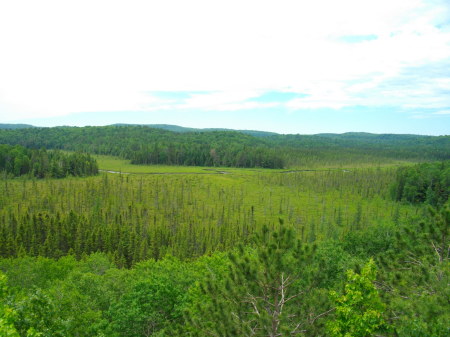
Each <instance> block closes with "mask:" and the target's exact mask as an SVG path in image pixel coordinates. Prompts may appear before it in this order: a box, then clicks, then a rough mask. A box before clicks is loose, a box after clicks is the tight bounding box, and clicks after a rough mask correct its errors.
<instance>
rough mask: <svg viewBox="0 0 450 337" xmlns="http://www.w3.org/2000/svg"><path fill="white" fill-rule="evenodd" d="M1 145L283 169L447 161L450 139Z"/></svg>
mask: <svg viewBox="0 0 450 337" xmlns="http://www.w3.org/2000/svg"><path fill="white" fill-rule="evenodd" d="M0 143H5V144H11V145H15V144H19V145H22V146H25V147H29V148H41V147H44V148H48V149H63V150H71V151H82V152H89V153H95V154H107V155H114V156H119V157H121V158H125V159H129V160H131V161H132V162H133V163H136V164H166V165H193V166H232V167H265V168H283V167H292V166H302V165H311V164H315V165H318V164H320V165H323V164H335V165H336V164H340V163H341V162H342V160H343V158H347V162H350V163H352V162H354V163H355V162H358V161H361V160H364V159H367V158H368V157H370V158H371V160H372V161H377V160H378V161H386V160H392V161H394V160H412V161H424V160H445V159H448V158H449V157H450V136H440V137H432V136H416V135H389V134H387V135H373V134H363V133H349V134H342V135H327V134H323V135H312V136H307V135H270V136H264V137H258V136H254V135H250V134H245V133H242V132H237V131H211V132H173V131H168V130H163V129H157V128H150V127H146V126H105V127H82V128H78V127H55V128H30V129H16V130H0Z"/></svg>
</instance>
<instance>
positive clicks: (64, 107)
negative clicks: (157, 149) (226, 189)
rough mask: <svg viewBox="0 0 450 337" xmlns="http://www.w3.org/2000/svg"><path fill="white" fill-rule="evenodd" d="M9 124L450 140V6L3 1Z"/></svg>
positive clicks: (1, 43)
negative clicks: (164, 126) (172, 127)
mask: <svg viewBox="0 0 450 337" xmlns="http://www.w3.org/2000/svg"><path fill="white" fill-rule="evenodd" d="M0 123H30V124H34V125H38V126H54V125H79V126H81V125H105V124H112V123H144V124H150V123H166V124H177V125H182V126H189V127H226V128H235V129H257V130H266V131H276V132H280V133H302V134H310V133H319V132H339V133H340V132H346V131H366V132H375V133H418V134H433V135H440V134H450V1H449V0H442V1H441V0H429V1H427V0H388V1H386V0H377V1H373V0H370V1H366V0H354V1H353V0H351V1H350V0H339V1H336V0H329V1H326V0H314V1H313V0H310V1H303V0H295V1H283V0H276V1H264V0H257V1H250V0H238V1H234V0H224V1H214V0H206V1H197V0H189V1H188V0H181V1H171V0H161V1H152V0H146V1H132V0H127V1H125V0H123V1H112V0H107V1H95V0H89V1H81V0H76V1H64V0H58V1H45V0H39V1H20V0H16V1H7V0H5V1H3V0H1V1H0Z"/></svg>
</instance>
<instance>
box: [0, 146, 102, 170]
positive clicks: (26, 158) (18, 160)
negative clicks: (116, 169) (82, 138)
mask: <svg viewBox="0 0 450 337" xmlns="http://www.w3.org/2000/svg"><path fill="white" fill-rule="evenodd" d="M0 172H4V173H5V174H6V175H9V176H13V177H19V176H23V175H28V176H31V177H36V178H44V177H48V178H64V177H67V176H89V175H95V174H97V173H98V165H97V162H96V161H95V159H94V158H92V157H91V156H90V155H89V154H87V153H80V152H77V153H70V154H66V153H63V152H61V151H57V150H53V151H47V150H46V149H44V148H41V149H28V148H25V147H23V146H20V145H15V146H11V145H6V144H0Z"/></svg>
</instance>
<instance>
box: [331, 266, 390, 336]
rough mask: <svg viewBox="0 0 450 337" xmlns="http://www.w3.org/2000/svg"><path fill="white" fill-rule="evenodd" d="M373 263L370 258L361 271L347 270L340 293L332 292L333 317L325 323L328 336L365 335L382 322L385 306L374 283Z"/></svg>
mask: <svg viewBox="0 0 450 337" xmlns="http://www.w3.org/2000/svg"><path fill="white" fill-rule="evenodd" d="M375 277H376V269H375V263H374V261H373V260H370V261H369V262H368V263H367V264H366V265H365V266H364V267H363V269H362V271H361V274H357V273H355V272H354V271H352V270H348V271H347V284H346V285H345V290H344V294H343V295H338V294H337V293H336V292H334V291H333V292H331V297H332V299H333V300H334V301H335V303H336V313H335V319H334V320H333V321H330V322H329V324H328V327H327V328H328V333H329V335H330V336H331V337H350V336H352V337H368V336H372V335H373V333H374V332H376V331H378V330H380V329H381V328H382V327H383V326H384V325H385V322H384V319H383V317H382V314H383V311H384V305H383V304H382V302H381V300H380V297H379V295H378V291H377V289H376V288H375V286H374V285H373V282H374V281H375Z"/></svg>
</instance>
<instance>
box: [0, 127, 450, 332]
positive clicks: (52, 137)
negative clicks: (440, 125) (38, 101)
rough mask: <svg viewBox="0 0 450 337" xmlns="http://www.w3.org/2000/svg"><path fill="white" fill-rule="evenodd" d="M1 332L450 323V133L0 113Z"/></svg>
mask: <svg viewBox="0 0 450 337" xmlns="http://www.w3.org/2000/svg"><path fill="white" fill-rule="evenodd" d="M0 144H2V145H0V336H13V337H31V336H33V337H37V336H40V337H54V336H56V337H66V336H68V337H71V336H76V337H81V336H92V337H110V336H111V337H142V336H158V337H161V336H199V337H202V336H211V337H231V336H248V337H250V336H255V337H263V336H264V337H265V336H270V337H275V336H283V337H284V336H330V337H366V336H367V337H368V336H386V337H387V336H393V337H394V336H396V337H397V336H401V337H419V336H420V337H423V336H424V337H426V336H429V337H438V336H439V337H440V336H449V335H450V324H449V322H450V241H449V237H450V233H449V225H450V201H449V194H450V136H440V137H432V136H417V135H389V134H386V135H374V134H365V133H347V134H340V135H338V134H319V135H309V136H305V135H278V134H273V133H264V132H255V131H229V130H199V129H183V128H180V127H177V128H174V127H172V126H171V127H170V128H169V127H168V126H166V127H164V128H154V127H150V126H138V125H114V126H106V127H55V128H35V127H33V128H31V127H29V128H26V127H18V128H15V127H14V126H8V128H5V129H1V128H0Z"/></svg>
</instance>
